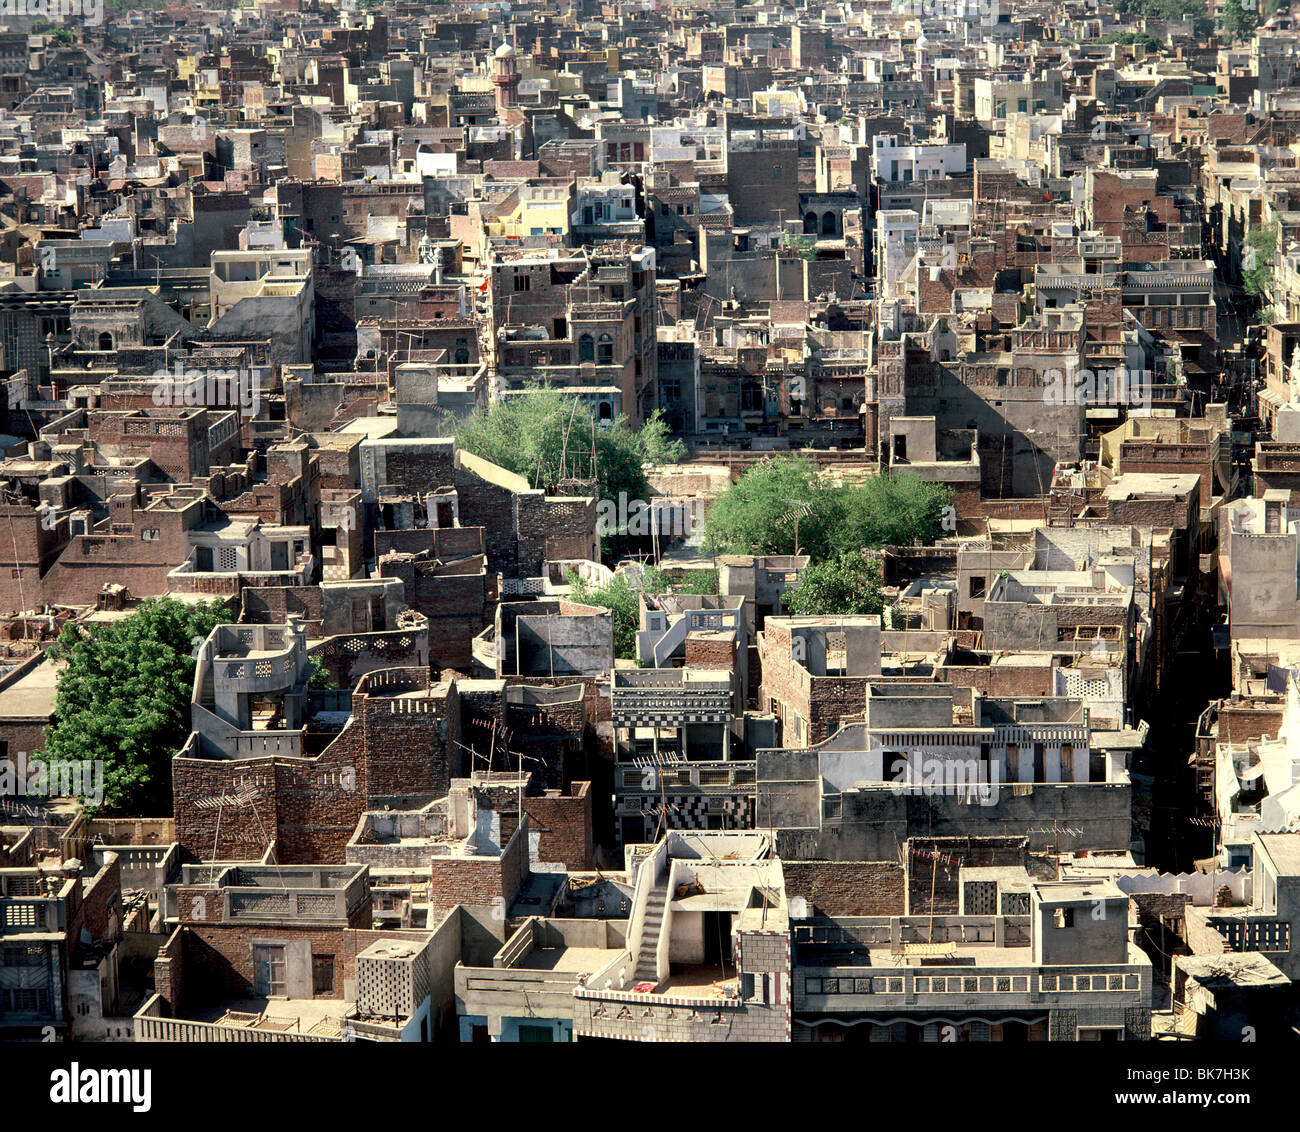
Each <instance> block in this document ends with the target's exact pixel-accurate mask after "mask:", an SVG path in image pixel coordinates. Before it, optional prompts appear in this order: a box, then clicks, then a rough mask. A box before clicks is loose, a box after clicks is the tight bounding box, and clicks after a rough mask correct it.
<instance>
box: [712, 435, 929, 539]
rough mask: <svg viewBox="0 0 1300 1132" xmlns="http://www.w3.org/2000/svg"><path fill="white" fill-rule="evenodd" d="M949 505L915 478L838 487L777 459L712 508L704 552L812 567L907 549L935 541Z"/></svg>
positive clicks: (810, 468)
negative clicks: (785, 557)
mask: <svg viewBox="0 0 1300 1132" xmlns="http://www.w3.org/2000/svg"><path fill="white" fill-rule="evenodd" d="M951 500H952V492H951V490H950V489H948V488H946V487H943V486H942V485H939V484H932V483H926V482H925V481H923V480H921V479H919V478H918V477H916V476H903V477H901V478H899V479H890V478H889V477H888V476H868V477H866V478H865V479H864V480H863V481H862V482H861V483H846V484H836V483H833V482H831V481H829V480H827V479H825V478H824V477H822V476H820V475H819V474H818V472H817V469H816V467H815V466H814V465H813V463H812V462H811V461H810V460H808V459H807V458H806V457H804V456H800V455H792V456H778V457H774V458H772V459H770V460H765V461H763V462H762V463H760V464H757V465H755V466H754V467H753V468H751V469H750V470H749V471H748V472H746V473H745V474H744V475H743V476H741V477H740V479H739V481H738V482H736V483H735V484H733V485H732V486H731V487H730V488H729V489H728V490H727V491H726V492H724V493H723V494H722V495H721V496H720V497H719V498H718V499H717V500H715V501H714V503H713V506H712V507H710V508H709V515H708V518H707V520H706V521H705V527H704V533H705V545H706V547H707V548H708V549H709V550H710V552H711V553H714V554H718V553H736V554H793V553H795V551H796V547H798V548H799V549H802V551H803V552H804V553H805V554H808V555H810V556H811V557H812V558H814V559H820V558H827V557H832V556H834V555H837V554H843V553H847V552H850V551H860V550H861V549H862V548H863V547H876V546H884V545H886V544H891V545H900V546H910V545H911V544H912V543H913V542H914V541H916V540H917V539H920V540H921V541H922V542H931V541H933V540H934V539H935V538H936V537H937V536H938V535H939V533H940V531H941V529H942V522H943V518H944V512H945V508H947V507H948V506H949V505H950V503H951ZM796 533H797V537H798V542H797V543H796V541H795V539H796Z"/></svg>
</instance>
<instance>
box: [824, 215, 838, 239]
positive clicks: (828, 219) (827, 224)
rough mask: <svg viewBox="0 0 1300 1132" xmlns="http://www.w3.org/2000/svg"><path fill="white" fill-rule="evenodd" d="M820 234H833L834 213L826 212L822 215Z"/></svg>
mask: <svg viewBox="0 0 1300 1132" xmlns="http://www.w3.org/2000/svg"><path fill="white" fill-rule="evenodd" d="M822 235H823V236H833V235H835V213H833V212H828V213H826V215H825V216H823V217H822Z"/></svg>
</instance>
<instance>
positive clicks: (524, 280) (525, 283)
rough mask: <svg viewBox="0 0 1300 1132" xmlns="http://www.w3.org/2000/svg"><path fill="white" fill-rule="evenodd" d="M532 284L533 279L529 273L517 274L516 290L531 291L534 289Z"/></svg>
mask: <svg viewBox="0 0 1300 1132" xmlns="http://www.w3.org/2000/svg"><path fill="white" fill-rule="evenodd" d="M532 286H533V281H532V279H530V278H529V277H528V276H527V275H516V276H515V290H516V291H531V290H532Z"/></svg>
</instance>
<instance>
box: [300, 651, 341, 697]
mask: <svg viewBox="0 0 1300 1132" xmlns="http://www.w3.org/2000/svg"><path fill="white" fill-rule="evenodd" d="M309 667H310V669H311V676H310V677H308V679H307V687H308V688H317V689H319V690H321V691H325V692H331V691H333V690H334V689H336V688H337V687H338V686H339V682H338V681H337V680H335V679H334V676H333V674H332V673H331V672H330V670H329V669H328V668H326V667H325V664H324V662H323V661H322V660H321V658H320V657H318V656H313V657H312V658H311V662H310V664H309Z"/></svg>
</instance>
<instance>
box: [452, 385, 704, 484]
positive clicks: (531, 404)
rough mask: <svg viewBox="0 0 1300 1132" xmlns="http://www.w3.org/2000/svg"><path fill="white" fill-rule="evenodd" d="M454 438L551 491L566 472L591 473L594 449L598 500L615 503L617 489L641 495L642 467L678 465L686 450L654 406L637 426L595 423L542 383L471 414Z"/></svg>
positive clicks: (573, 401)
mask: <svg viewBox="0 0 1300 1132" xmlns="http://www.w3.org/2000/svg"><path fill="white" fill-rule="evenodd" d="M456 443H457V445H458V446H459V447H460V448H462V449H464V450H465V451H466V452H470V453H472V454H473V455H475V456H481V457H482V458H483V459H485V460H490V461H491V462H492V463H494V464H497V465H499V466H500V467H503V468H505V469H506V470H507V471H511V472H514V473H516V474H517V475H521V476H523V477H524V478H525V479H527V480H528V482H529V483H530V484H532V486H533V487H536V488H540V489H541V490H543V491H546V492H549V493H554V492H555V490H556V486H557V484H558V483H559V481H560V480H561V479H563V478H564V477H565V476H578V477H581V478H588V477H590V476H591V474H592V452H593V450H594V451H595V464H596V466H595V474H596V481H597V489H598V491H599V493H600V497H601V498H602V499H609V500H614V501H617V500H618V495H619V492H621V491H623V492H626V493H627V498H628V499H629V500H632V499H644V498H645V497H646V495H647V494H648V484H647V482H646V475H645V466H646V465H647V464H676V463H679V462H680V461H681V459H682V457H683V456H684V455H685V454H686V448H685V446H684V445H683V444H682V443H681V441H679V440H673V439H672V438H671V437H670V436H669V432H668V426H667V424H666V423H665V422H664V420H663V418H662V417H661V416H660V414H659V412H658V411H657V410H656V411H655V413H654V414H653V415H652V416H651V417H650V418H649V419H648V420H647V421H646V422H645V424H643V425H642V426H641V427H640V428H639V429H632V428H630V427H629V426H628V422H627V419H626V418H625V417H621V416H620V417H619V418H617V419H616V420H615V421H614V422H613V423H612V424H598V423H597V421H596V418H595V416H594V414H593V413H592V411H591V409H590V408H589V407H588V406H587V405H586V404H584V403H583V402H582V401H580V400H579V399H577V398H576V397H573V396H570V395H566V394H564V393H562V392H561V391H560V390H558V389H555V388H551V387H548V386H544V385H539V386H537V387H535V388H533V389H530V390H529V391H528V392H527V393H524V394H522V395H520V396H515V397H507V398H503V399H502V400H499V401H494V402H493V403H492V405H491V407H490V408H488V409H487V411H486V412H482V413H476V414H474V415H473V416H472V417H470V418H469V420H467V421H466V422H465V423H464V424H462V425H461V426H460V428H459V429H458V430H457V432H456Z"/></svg>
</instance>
